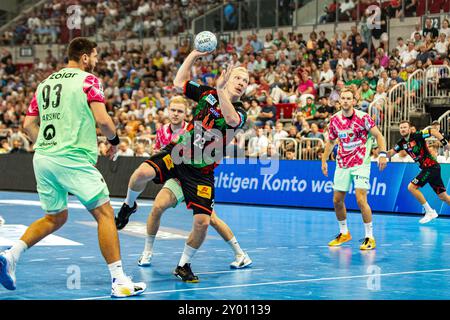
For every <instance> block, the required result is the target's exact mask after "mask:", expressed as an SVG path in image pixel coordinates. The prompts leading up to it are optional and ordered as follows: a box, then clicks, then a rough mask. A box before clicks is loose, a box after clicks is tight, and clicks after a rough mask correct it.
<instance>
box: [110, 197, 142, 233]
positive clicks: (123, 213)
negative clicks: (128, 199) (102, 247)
mask: <svg viewBox="0 0 450 320" xmlns="http://www.w3.org/2000/svg"><path fill="white" fill-rule="evenodd" d="M136 210H137V203H136V202H135V203H134V206H133V208H130V207H129V206H128V205H127V204H126V203H124V204H123V205H122V208H120V211H119V214H118V215H117V217H116V218H115V220H116V227H117V230H122V229H123V228H125V226H126V225H127V223H128V219H129V218H130V216H131V215H132V214H133V213H135V212H136Z"/></svg>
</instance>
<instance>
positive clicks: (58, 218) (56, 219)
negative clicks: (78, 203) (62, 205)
mask: <svg viewBox="0 0 450 320" xmlns="http://www.w3.org/2000/svg"><path fill="white" fill-rule="evenodd" d="M67 217H68V213H67V210H65V211H63V212H61V213H58V214H55V215H49V214H48V215H46V216H45V218H46V220H47V221H49V222H50V223H52V224H53V225H56V226H58V227H60V226H62V225H64V224H65V223H66V221H67Z"/></svg>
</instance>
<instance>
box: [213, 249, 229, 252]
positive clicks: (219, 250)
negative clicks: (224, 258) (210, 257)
mask: <svg viewBox="0 0 450 320" xmlns="http://www.w3.org/2000/svg"><path fill="white" fill-rule="evenodd" d="M214 251H216V252H224V251H228V250H227V249H217V250H214Z"/></svg>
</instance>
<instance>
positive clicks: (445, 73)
mask: <svg viewBox="0 0 450 320" xmlns="http://www.w3.org/2000/svg"><path fill="white" fill-rule="evenodd" d="M448 77H450V67H449V66H445V65H433V66H429V67H428V68H427V70H426V71H425V80H424V89H425V96H424V98H426V99H437V98H445V99H447V98H448V93H447V90H445V89H439V87H438V84H439V79H441V78H448Z"/></svg>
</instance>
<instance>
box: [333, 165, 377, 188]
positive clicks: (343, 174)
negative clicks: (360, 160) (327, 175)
mask: <svg viewBox="0 0 450 320" xmlns="http://www.w3.org/2000/svg"><path fill="white" fill-rule="evenodd" d="M369 178H370V163H369V164H368V165H367V164H362V165H360V166H356V167H353V168H339V165H337V164H336V171H335V173H334V190H336V191H344V192H348V191H349V190H350V186H351V184H352V181H353V183H354V184H355V189H365V190H369V186H370V185H369Z"/></svg>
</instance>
